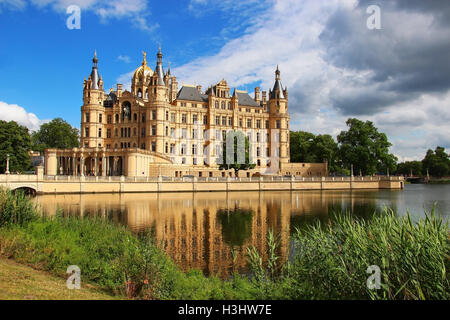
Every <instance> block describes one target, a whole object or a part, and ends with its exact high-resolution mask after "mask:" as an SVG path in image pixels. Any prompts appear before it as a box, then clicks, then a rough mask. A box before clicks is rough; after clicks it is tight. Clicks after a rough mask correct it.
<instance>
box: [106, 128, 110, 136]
mask: <svg viewBox="0 0 450 320" xmlns="http://www.w3.org/2000/svg"><path fill="white" fill-rule="evenodd" d="M106 137H107V138H111V129H108V130H106Z"/></svg>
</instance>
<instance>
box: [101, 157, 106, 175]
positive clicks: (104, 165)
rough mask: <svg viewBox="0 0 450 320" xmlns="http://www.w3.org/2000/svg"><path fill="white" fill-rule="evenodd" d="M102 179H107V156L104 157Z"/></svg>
mask: <svg viewBox="0 0 450 320" xmlns="http://www.w3.org/2000/svg"><path fill="white" fill-rule="evenodd" d="M102 177H106V156H105V154H103V156H102Z"/></svg>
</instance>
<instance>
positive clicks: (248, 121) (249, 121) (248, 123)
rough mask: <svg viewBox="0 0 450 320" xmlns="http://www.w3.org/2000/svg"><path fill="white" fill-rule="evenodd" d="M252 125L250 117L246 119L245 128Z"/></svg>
mask: <svg viewBox="0 0 450 320" xmlns="http://www.w3.org/2000/svg"><path fill="white" fill-rule="evenodd" d="M251 127H252V119H247V128H251Z"/></svg>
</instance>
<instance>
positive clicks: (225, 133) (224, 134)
mask: <svg viewBox="0 0 450 320" xmlns="http://www.w3.org/2000/svg"><path fill="white" fill-rule="evenodd" d="M222 139H223V141H226V140H227V132H226V131H225V130H222Z"/></svg>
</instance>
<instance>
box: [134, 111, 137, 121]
mask: <svg viewBox="0 0 450 320" xmlns="http://www.w3.org/2000/svg"><path fill="white" fill-rule="evenodd" d="M133 118H134V122H137V114H136V113H135V114H134V115H133Z"/></svg>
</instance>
